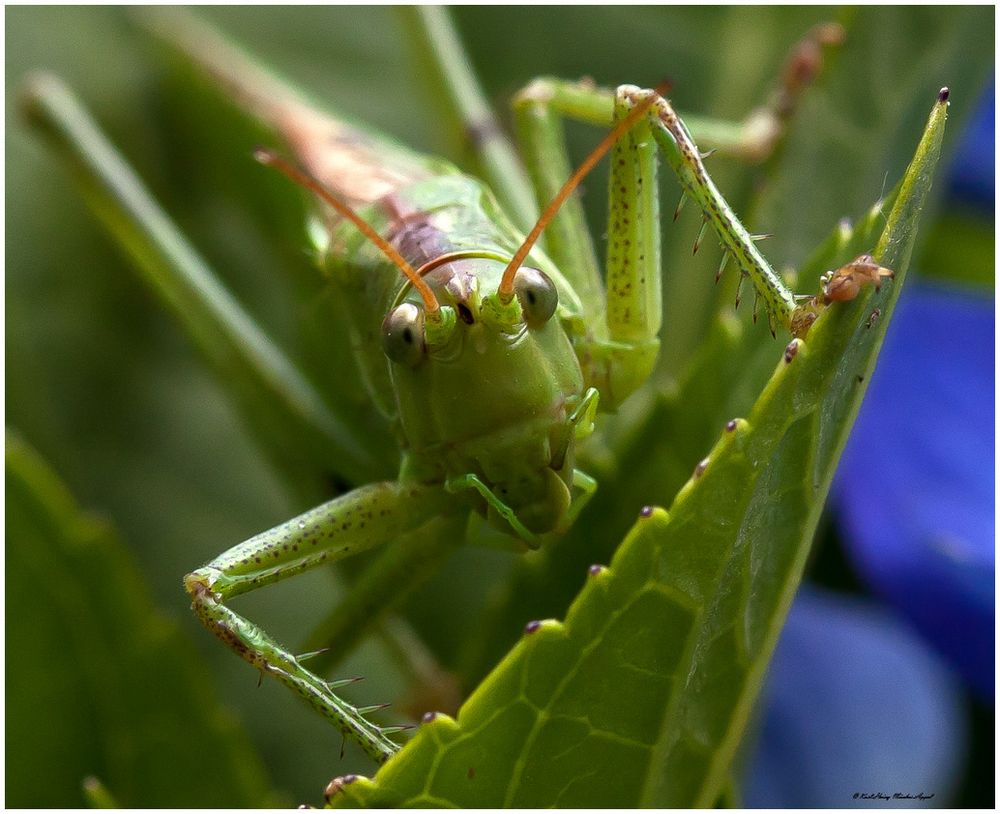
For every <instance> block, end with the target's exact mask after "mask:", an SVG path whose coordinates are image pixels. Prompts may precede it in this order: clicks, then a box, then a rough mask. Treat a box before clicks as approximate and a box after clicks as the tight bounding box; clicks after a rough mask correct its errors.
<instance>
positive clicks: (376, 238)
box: [253, 147, 441, 320]
mask: <svg viewBox="0 0 1000 814" xmlns="http://www.w3.org/2000/svg"><path fill="white" fill-rule="evenodd" d="M253 157H254V158H256V159H257V160H258V161H259V162H260V163H261V164H264V165H265V166H267V167H274V168H275V169H277V170H280V171H281V172H283V173H284V174H285V175H287V176H288V177H289V178H291V179H292V180H293V181H294V182H295V183H296V184H298V185H299V186H303V187H305V188H306V189H309V190H312V191H313V192H315V193H316V194H317V195H319V197H320V198H322V199H323V200H324V201H325V202H326V203H328V204H329V205H330V206H331V207H332V208H333V209H334V210H335V211H336V212H337V214H338V215H342V216H343V217H345V218H347V219H348V220H349V221H350V222H351V223H353V224H354V225H355V226H356V227H358V230H359V231H360V232H361V233H362V234H363V235H364V236H365V237H367V238H368V239H369V240H370V241H371V242H372V243H374V244H375V245H376V246H378V247H379V249H381V250H382V253H383V254H384V255H385V256H386V257H388V258H389V260H391V261H392V264H393V265H394V266H396V268H398V269H399V270H400V271H401V272H403V274H405V275H406V278H407V279H408V280H409V281H410V282H411V283H412V284H413V287H414V288H415V289H416V290H417V293H418V294H420V296H421V298H422V299H423V301H424V309H425V310H426V312H427V317H428V319H435V320H436V319H440V311H441V306H440V305H439V304H438V301H437V297H435V296H434V292H433V291H431V287H430V286H429V285H427V283H426V282H425V281H424V280H423V279H421V277H420V275H419V274H417V272H415V271H414V270H413V266H411V265H410V264H409V263H407V262H406V259H405V258H404V257H403V255H401V254H400V253H399V252H398V251H396V249H395V248H393V246H392V244H391V243H389V241H388V240H386V239H385V238H384V237H382V235H380V234H379V233H378V232H376V231H375V230H374V229H373V228H372V226H371V225H370V224H369V223H368V222H367V221H364V220H362V219H361V217H360V216H359V215H358V213H357V212H355V211H354V210H353V209H351V208H350V207H349V206H348V205H347V204H345V203H344V202H343V201H340V200H338V199H337V198H335V197H334V196H333V194H332V193H331V192H330V191H329V190H328V189H327V188H326V187H324V186H323V185H322V184H321V183H320V182H319V181H317V180H316V179H315V178H313V177H312V176H311V175H309V174H308V173H307V172H305V171H304V170H301V169H299V168H298V167H296V166H294V165H293V164H290V163H289V162H287V161H285V159H283V158H282V157H281V156H279V155H278V154H277V153H275V152H273V151H271V150H267V149H264V148H263V147H259V148H258V149H256V150H254V153H253Z"/></svg>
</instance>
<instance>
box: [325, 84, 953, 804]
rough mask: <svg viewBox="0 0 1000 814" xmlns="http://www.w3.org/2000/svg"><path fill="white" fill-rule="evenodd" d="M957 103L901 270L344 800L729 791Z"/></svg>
mask: <svg viewBox="0 0 1000 814" xmlns="http://www.w3.org/2000/svg"><path fill="white" fill-rule="evenodd" d="M946 108H947V105H946V104H945V103H944V102H942V101H939V102H938V103H937V104H935V106H934V109H933V111H932V114H931V118H930V121H929V122H928V125H927V128H926V130H925V132H924V136H923V138H922V140H921V142H920V144H919V146H918V148H917V151H916V155H915V156H914V159H913V161H912V163H911V164H910V166H909V168H908V169H907V171H906V174H905V176H904V178H903V181H902V183H901V185H900V189H899V193H898V197H897V198H896V200H895V204H894V206H893V208H892V210H891V211H890V212H889V215H888V219H887V223H886V226H885V229H884V230H883V232H882V235H881V238H880V240H879V242H878V246H877V247H876V250H875V252H874V254H875V256H876V257H878V258H879V259H880V260H881V261H882V263H883V264H885V265H887V266H889V267H891V268H893V269H894V270H895V271H896V279H895V281H894V282H893V283H892V284H891V285H886V286H884V287H883V289H882V291H881V292H878V293H874V292H868V293H866V294H865V295H862V296H861V297H859V298H858V299H857V300H855V301H853V302H851V303H847V304H845V305H843V306H839V305H838V306H837V307H833V308H830V309H829V310H828V311H827V312H826V313H825V314H824V315H823V316H822V317H821V319H820V320H819V321H818V322H817V323H816V324H815V325H814V326H813V329H812V330H811V332H810V334H809V336H808V338H807V340H806V341H802V340H794V341H793V342H792V343H791V344H790V345H789V346H788V347H787V348H786V349H785V351H784V353H783V354H782V357H781V359H780V360H779V361H778V364H777V368H776V369H775V371H774V374H773V375H772V377H771V379H770V381H769V382H768V384H767V386H766V387H765V388H764V391H763V392H762V394H761V395H760V397H759V398H758V399H757V401H756V403H755V404H754V406H753V408H752V409H751V411H750V413H749V415H748V416H747V417H746V418H745V419H738V420H735V421H733V422H732V423H731V424H730V425H728V426H727V428H726V430H725V431H724V432H723V434H722V436H721V438H720V439H719V440H718V442H717V443H716V445H715V447H714V449H713V450H712V451H711V453H710V454H709V456H708V457H707V458H706V459H705V460H704V461H703V462H702V463H701V464H699V466H698V468H697V469H696V471H695V473H694V474H693V475H692V477H691V478H690V480H689V481H688V482H687V483H686V484H685V485H684V487H683V488H682V489H681V490H680V492H679V493H678V495H677V497H676V498H675V500H674V502H673V505H672V507H671V508H670V511H669V513H667V512H665V511H663V510H662V509H656V510H649V511H648V512H644V513H643V514H644V515H646V516H644V517H642V518H640V519H639V520H638V521H637V523H636V524H635V526H634V527H633V529H632V531H631V532H630V533H629V535H628V536H627V537H626V539H625V541H624V542H623V543H622V545H621V546H620V548H619V549H618V551H617V553H616V554H615V557H614V559H613V560H612V562H611V565H610V567H609V568H607V569H602V568H595V569H592V571H591V574H590V577H589V578H588V580H587V584H586V585H585V587H584V588H583V590H582V591H581V592H580V594H579V595H578V597H577V599H576V601H575V602H574V603H573V605H572V606H571V607H570V609H569V612H568V614H567V616H566V619H565V621H564V622H560V621H556V620H548V621H545V622H542V623H539V624H532V625H529V627H528V628H526V631H525V636H524V637H523V639H522V640H521V642H519V643H518V645H516V646H515V647H514V649H513V650H512V651H511V652H510V653H509V654H508V656H507V657H506V658H505V659H504V660H503V661H502V662H501V664H500V665H499V666H498V667H497V668H496V669H495V670H494V671H493V672H492V673H491V674H490V675H489V676H488V677H487V678H486V680H485V681H484V682H483V683H482V684H481V685H480V687H479V688H478V689H477V690H476V691H475V692H474V693H473V694H472V696H471V697H470V698H469V699H468V701H467V702H466V703H465V705H464V706H463V707H462V709H461V710H460V711H459V713H458V717H457V720H452V719H451V718H448V717H446V716H443V715H438V716H434V717H433V718H432V719H430V720H428V721H426V722H425V724H424V725H423V726H422V727H421V730H420V731H419V732H418V734H417V735H416V736H415V737H414V739H413V740H412V741H411V742H410V743H409V744H408V745H407V746H406V747H405V748H404V749H403V750H402V751H401V752H400V753H398V754H397V755H396V756H395V757H394V758H393V759H392V760H390V761H389V763H387V764H386V765H385V766H384V767H383V768H382V770H381V771H380V772H379V773H378V775H377V776H376V778H375V779H374V780H367V779H364V778H353V777H350V778H344V779H342V781H341V782H340V783H335V784H334V785H333V786H332V787H331V792H334V793H335V796H334V797H333V799H332V802H333V803H334V804H345V805H365V806H380V807H386V806H398V805H408V806H419V805H450V806H470V807H471V806H475V807H499V806H504V807H510V806H514V807H542V806H563V807H601V806H619V807H626V806H645V807H668V806H670V807H691V806H711V805H713V804H714V803H715V802H716V801H717V800H718V799H719V797H720V795H721V794H722V793H723V792H724V790H725V788H726V784H727V779H728V776H729V768H730V763H731V761H732V759H733V756H734V754H735V751H736V749H737V747H738V745H739V743H740V740H741V737H742V733H743V730H744V727H745V725H746V722H747V719H748V718H749V716H750V713H751V709H752V706H753V703H754V700H755V698H756V696H757V693H758V691H759V688H760V684H761V681H762V678H763V675H764V672H765V670H766V667H767V663H768V660H769V658H770V655H771V652H772V650H773V647H774V644H775V642H776V640H777V637H778V634H779V632H780V629H781V626H782V623H783V621H784V618H785V615H786V613H787V610H788V607H789V605H790V603H791V600H792V597H793V596H794V593H795V590H796V588H797V586H798V583H799V581H800V579H801V575H802V570H803V567H804V565H805V561H806V558H807V556H808V553H809V548H810V543H811V540H812V536H813V532H814V531H815V528H816V524H817V522H818V519H819V514H820V511H821V510H822V507H823V503H824V501H825V498H826V494H827V491H828V489H829V485H830V481H831V479H832V477H833V472H834V469H835V467H836V463H837V459H838V457H839V455H840V451H841V449H842V447H843V444H844V442H845V441H846V438H847V434H848V432H849V430H850V427H851V424H852V422H853V419H854V416H855V415H856V413H857V410H858V408H859V406H860V403H861V399H862V396H863V395H864V391H865V387H866V383H867V380H868V378H869V376H870V374H871V372H872V370H873V368H874V365H875V360H876V357H877V355H878V351H879V348H880V346H881V343H882V338H883V336H884V334H885V330H886V327H887V325H888V321H889V317H890V315H891V313H892V309H893V307H894V305H895V302H896V300H897V298H898V296H899V292H900V289H901V286H902V283H903V280H904V278H905V273H906V268H907V266H908V264H909V260H910V255H911V253H912V251H913V245H914V240H915V236H916V226H917V222H918V220H919V216H920V212H921V209H922V208H923V206H924V203H925V201H926V197H927V193H928V190H929V189H930V186H931V180H932V176H933V172H934V168H935V165H936V163H937V159H938V156H939V153H940V148H941V140H942V136H943V133H944V123H945V118H946ZM876 309H878V311H879V312H880V317H879V318H878V319H877V320H873V319H872V314H874V313H875V311H876ZM347 781H350V782H347ZM338 792H339V793H338Z"/></svg>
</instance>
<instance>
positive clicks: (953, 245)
mask: <svg viewBox="0 0 1000 814" xmlns="http://www.w3.org/2000/svg"><path fill="white" fill-rule="evenodd" d="M995 257H996V230H995V229H994V226H993V221H992V220H988V219H987V218H985V217H983V216H982V214H981V213H979V212H962V210H961V209H959V210H957V211H950V212H946V213H945V214H944V215H943V216H942V217H941V218H940V219H939V220H938V221H937V222H936V223H935V224H934V226H933V228H932V229H931V230H930V234H928V235H927V239H926V241H925V242H924V250H923V252H922V253H921V255H920V271H921V273H922V274H923V275H924V276H927V277H932V278H934V279H938V280H947V281H949V282H953V283H958V284H960V285H967V286H974V287H976V288H979V289H981V290H982V292H983V295H984V296H992V291H993V287H994V284H995V282H996V280H995V276H996V266H995V263H994V258H995Z"/></svg>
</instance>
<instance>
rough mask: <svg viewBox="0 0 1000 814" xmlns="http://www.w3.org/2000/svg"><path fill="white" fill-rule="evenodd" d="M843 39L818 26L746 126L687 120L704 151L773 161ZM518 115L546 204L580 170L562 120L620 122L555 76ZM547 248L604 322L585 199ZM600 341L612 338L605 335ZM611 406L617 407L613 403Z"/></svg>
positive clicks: (527, 98)
mask: <svg viewBox="0 0 1000 814" xmlns="http://www.w3.org/2000/svg"><path fill="white" fill-rule="evenodd" d="M843 36H844V32H843V29H842V28H841V27H840V26H839V25H837V24H835V23H824V24H821V25H817V26H816V27H814V28H813V29H812V30H811V31H810V32H808V33H807V34H806V36H805V37H803V38H802V40H800V41H799V42H798V43H796V44H795V46H794V47H793V48H792V49H791V52H790V54H789V56H788V58H787V60H786V63H785V67H784V69H783V71H782V74H781V76H780V78H779V80H778V82H777V84H776V87H775V89H774V90H773V91H772V92H771V94H770V95H769V99H768V101H767V102H766V103H765V104H764V105H761V106H760V107H759V108H757V109H756V110H754V111H752V112H751V113H750V114H749V116H747V118H746V119H744V120H743V121H742V122H730V121H722V120H717V119H711V118H707V117H695V116H686V115H685V117H684V119H685V121H686V122H687V125H688V128H689V129H690V131H691V132H692V133H694V135H695V137H696V138H697V139H698V143H699V144H700V145H701V147H702V148H704V149H707V150H711V151H716V150H717V151H718V152H720V153H723V154H729V155H733V156H736V157H739V158H741V159H744V160H749V161H760V160H763V159H765V158H766V157H767V156H769V155H770V154H771V153H772V152H773V150H774V149H775V148H776V147H777V145H778V144H779V143H780V140H781V138H782V137H783V136H784V133H785V132H786V129H787V124H788V121H789V119H790V118H791V115H792V114H793V112H794V110H795V108H796V107H797V105H798V101H799V99H800V98H801V95H802V91H803V90H804V89H805V88H806V87H807V86H808V85H809V83H810V82H811V81H812V79H813V78H814V77H815V76H816V74H817V73H818V72H819V71H820V69H821V68H822V65H823V57H824V51H825V49H827V48H829V47H831V46H834V45H838V44H840V42H842V40H843ZM513 109H514V121H515V135H516V138H517V141H518V143H519V145H520V147H521V153H522V157H523V159H524V161H525V164H526V166H527V168H528V172H529V174H530V176H531V181H532V184H533V187H534V191H535V196H536V199H537V200H538V202H539V205H540V206H544V205H545V204H547V203H548V202H549V201H550V200H552V198H553V197H554V196H555V194H556V193H557V192H558V190H559V189H560V187H561V186H562V184H563V182H564V181H565V179H566V178H567V177H569V175H570V173H571V171H572V167H571V165H570V161H569V156H568V154H567V152H566V143H565V135H564V132H563V126H562V119H563V118H569V119H574V120H577V121H581V122H586V123H590V124H594V125H598V126H601V127H609V126H610V125H611V124H612V123H613V122H614V121H615V120H616V119H617V118H619V116H616V101H615V94H614V93H613V92H612V91H610V90H603V91H602V90H599V89H596V88H595V87H594V85H593V83H592V82H589V81H581V82H567V81H563V80H560V79H554V78H548V77H543V78H540V79H537V80H535V81H534V82H532V83H531V84H530V85H528V86H527V87H526V88H525V89H524V90H522V91H521V92H520V93H519V94H518V95H517V96H516V97H515V98H514V100H513ZM614 166H615V165H614V164H612V167H614ZM618 186H619V187H620V186H621V184H619V185H618ZM613 193H614V187H612V194H613ZM646 194H647V195H649V194H651V193H650V192H648V191H647V192H646ZM682 200H683V199H682ZM675 217H676V213H675ZM545 246H546V250H547V252H548V254H549V255H550V256H551V257H552V259H553V260H554V261H555V262H556V265H557V266H559V268H560V269H561V270H562V272H563V274H565V275H566V276H567V278H568V279H569V280H570V282H572V284H573V286H574V288H575V290H576V291H577V292H579V294H580V298H581V300H582V302H583V309H584V317H585V321H586V322H587V324H589V325H595V324H598V323H599V321H600V320H601V319H602V318H603V313H604V286H603V284H602V282H601V269H600V264H599V262H598V259H597V254H596V251H595V249H594V244H593V241H592V239H591V236H590V233H589V230H588V229H587V227H586V218H585V215H584V210H583V205H582V204H581V202H580V200H579V198H576V197H571V198H570V199H568V200H567V201H566V202H565V203H564V204H563V205H562V208H561V209H560V211H559V212H558V214H557V215H556V217H555V218H554V219H553V220H552V222H551V223H550V224H549V226H548V227H547V229H546V235H545ZM595 336H597V337H598V338H607V336H606V335H605V334H603V333H601V332H600V331H598V332H596V333H595ZM606 406H608V407H612V406H613V405H612V404H610V403H608V402H607V401H606Z"/></svg>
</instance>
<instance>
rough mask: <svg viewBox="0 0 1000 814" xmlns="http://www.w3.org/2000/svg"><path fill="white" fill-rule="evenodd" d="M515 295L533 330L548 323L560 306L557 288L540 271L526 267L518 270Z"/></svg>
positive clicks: (525, 318)
mask: <svg viewBox="0 0 1000 814" xmlns="http://www.w3.org/2000/svg"><path fill="white" fill-rule="evenodd" d="M514 293H515V294H517V299H518V302H520V303H521V311H522V312H523V313H524V321H525V322H526V323H527V324H528V325H529V326H530V327H532V328H536V327H538V326H539V325H544V324H545V323H546V322H548V321H549V318H550V317H551V316H552V315H553V314H554V313H555V312H556V306H557V305H558V304H559V294H558V293H557V292H556V287H555V286H554V285H553V284H552V281H551V280H550V279H549V278H548V277H547V276H546V275H545V274H543V273H542V272H540V271H539V270H538V269H533V268H524V267H522V268H520V269H518V272H517V276H516V277H515V278H514Z"/></svg>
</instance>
